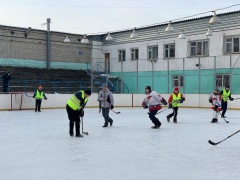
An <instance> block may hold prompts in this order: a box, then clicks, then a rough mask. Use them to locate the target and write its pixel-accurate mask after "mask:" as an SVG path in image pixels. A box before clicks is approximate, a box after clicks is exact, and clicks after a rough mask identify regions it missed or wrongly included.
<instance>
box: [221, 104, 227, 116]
mask: <svg viewBox="0 0 240 180" xmlns="http://www.w3.org/2000/svg"><path fill="white" fill-rule="evenodd" d="M227 105H228V104H227V101H222V116H224V115H225V113H226V111H227Z"/></svg>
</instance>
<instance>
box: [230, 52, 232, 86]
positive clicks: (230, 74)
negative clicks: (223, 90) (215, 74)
mask: <svg viewBox="0 0 240 180" xmlns="http://www.w3.org/2000/svg"><path fill="white" fill-rule="evenodd" d="M229 71H230V76H229V77H230V78H229V81H230V82H229V85H230V88H232V55H230V70H229Z"/></svg>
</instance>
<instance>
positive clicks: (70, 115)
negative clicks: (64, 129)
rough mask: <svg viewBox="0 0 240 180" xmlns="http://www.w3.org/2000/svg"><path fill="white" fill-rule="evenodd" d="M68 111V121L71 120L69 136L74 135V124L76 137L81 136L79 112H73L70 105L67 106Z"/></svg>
mask: <svg viewBox="0 0 240 180" xmlns="http://www.w3.org/2000/svg"><path fill="white" fill-rule="evenodd" d="M66 110H67V113H68V119H69V134H70V135H73V128H74V123H75V128H76V135H79V134H80V117H79V111H78V110H73V109H72V108H71V107H69V106H68V105H66Z"/></svg>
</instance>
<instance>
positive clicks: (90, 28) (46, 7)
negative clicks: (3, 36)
mask: <svg viewBox="0 0 240 180" xmlns="http://www.w3.org/2000/svg"><path fill="white" fill-rule="evenodd" d="M235 4H240V0H41V1H40V0H0V12H1V18H0V24H1V25H7V26H17V27H24V28H25V27H26V28H27V27H32V28H33V29H43V30H46V26H42V25H41V24H42V23H45V22H46V18H51V21H52V24H51V30H52V31H60V32H68V33H76V34H97V33H101V32H108V31H110V32H111V31H117V30H123V29H131V28H134V27H140V26H144V25H151V24H156V23H162V22H168V21H170V20H172V19H178V18H182V17H186V16H190V15H194V14H198V13H202V12H208V11H212V10H216V9H219V8H224V7H228V6H231V5H235ZM234 10H240V6H235V7H232V8H229V9H225V10H220V11H217V13H224V12H230V11H234ZM211 14H212V13H207V14H205V15H211ZM205 15H201V16H205Z"/></svg>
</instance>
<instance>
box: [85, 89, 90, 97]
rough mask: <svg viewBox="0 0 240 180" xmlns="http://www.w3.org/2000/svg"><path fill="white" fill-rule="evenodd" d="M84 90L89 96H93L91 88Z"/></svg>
mask: <svg viewBox="0 0 240 180" xmlns="http://www.w3.org/2000/svg"><path fill="white" fill-rule="evenodd" d="M84 92H85V94H87V95H89V96H91V94H92V93H91V91H90V90H85V91H84Z"/></svg>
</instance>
